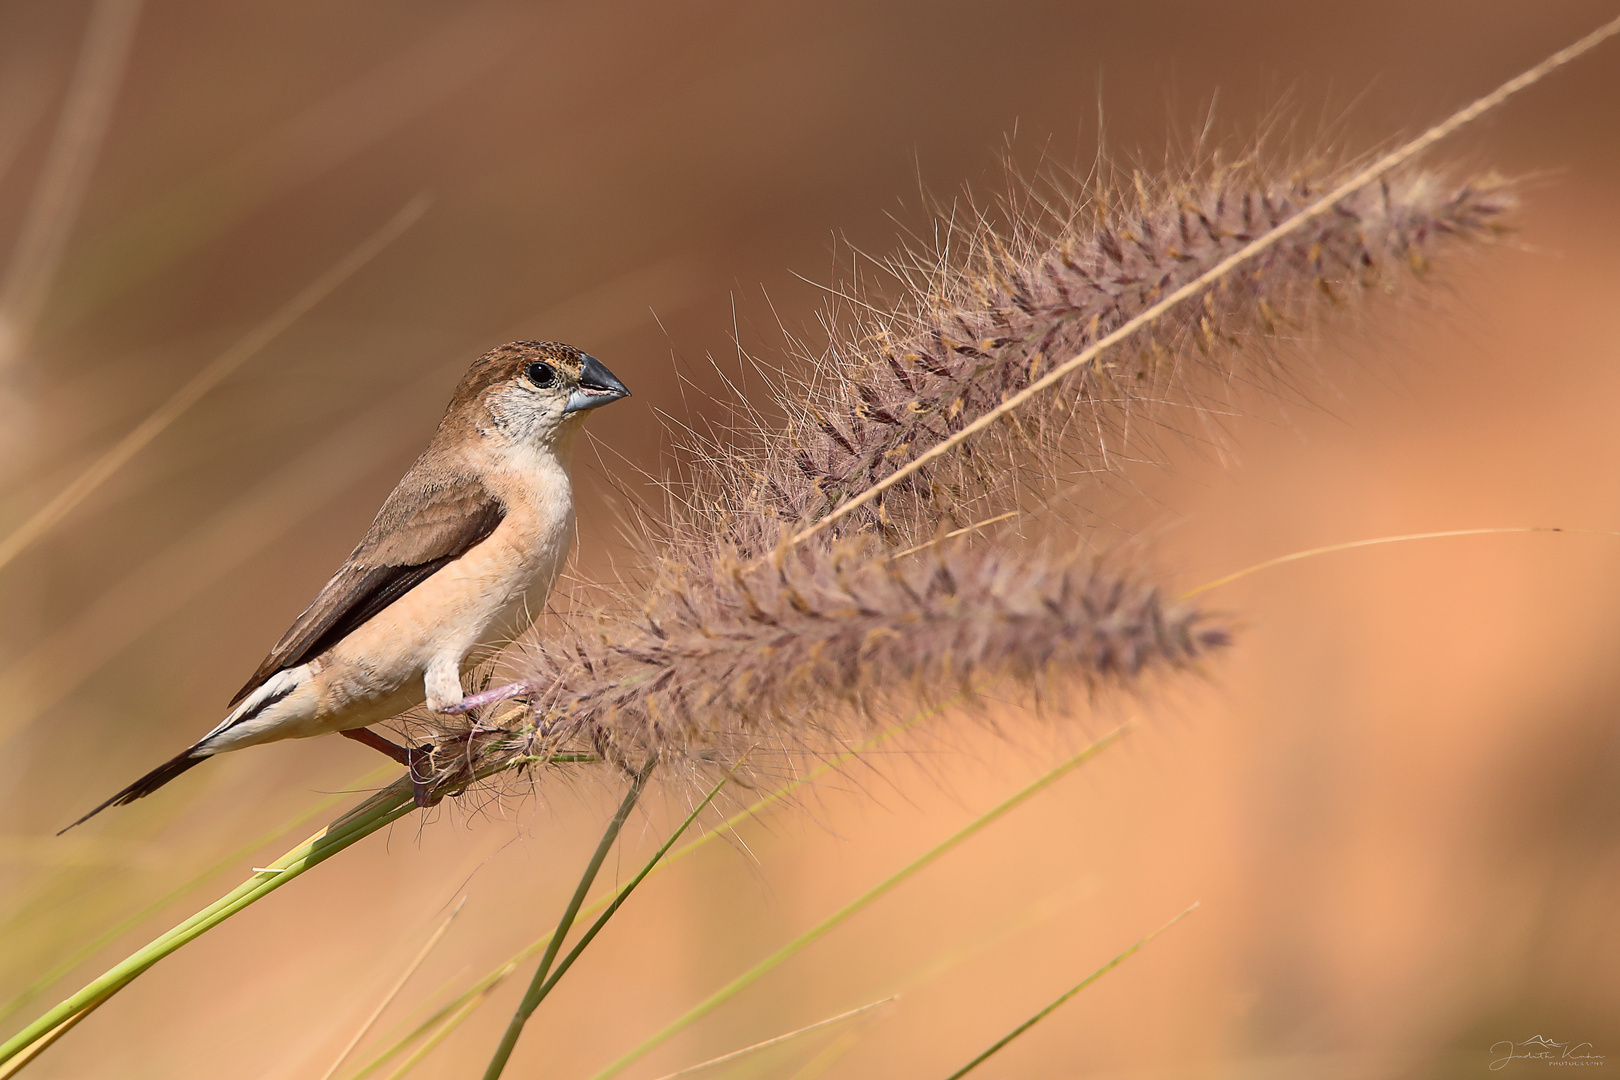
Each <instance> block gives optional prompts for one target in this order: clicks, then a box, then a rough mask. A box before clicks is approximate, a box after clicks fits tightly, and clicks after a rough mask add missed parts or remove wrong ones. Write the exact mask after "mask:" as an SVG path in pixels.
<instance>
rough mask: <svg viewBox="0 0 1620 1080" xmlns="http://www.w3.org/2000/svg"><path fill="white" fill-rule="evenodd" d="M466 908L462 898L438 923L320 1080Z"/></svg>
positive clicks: (373, 1022)
mask: <svg viewBox="0 0 1620 1080" xmlns="http://www.w3.org/2000/svg"><path fill="white" fill-rule="evenodd" d="M466 906H467V898H466V897H465V896H463V897H462V898H461V899H460V900H459V901H458V902H457V903H456V906H455V910H453V911H451V912H450V914H449V915H448V916H446V917H445V920H444V922H442V923H440V924H439V928H438V929H437V930H435V931H433V933H432V935H431V936H429V938H428V939H427V941H426V942H425V943H423V945H422V948H421V949H420V950H418V951H417V954H416V956H415V957H413V958H412V959H411V962H410V963H409V964H407V965H405V970H404V971H402V972H400V976H399V978H398V979H396V980H395V981H394V985H393V986H391V987H389V989H388V993H386V994H384V995H383V998H382V1000H381V1001H379V1002H377V1007H376V1008H375V1009H372V1010H371V1015H369V1016H367V1017H366V1022H365V1023H363V1024H361V1025H360V1028H359V1030H358V1031H356V1032H355V1033H354V1036H353V1037H352V1038H350V1039H349V1041H348V1042H347V1043H346V1044H344V1047H343V1049H342V1051H340V1052H339V1053H338V1056H337V1057H336V1058H334V1059H333V1060H332V1064H330V1065H328V1066H327V1067H326V1071H325V1072H323V1073H321V1080H332V1077H333V1076H334V1075H335V1074H336V1073H337V1071H338V1068H339V1066H341V1065H342V1064H343V1063H344V1062H345V1061H347V1060H348V1057H349V1055H350V1054H352V1053H354V1048H355V1047H356V1046H359V1045H360V1040H361V1039H363V1038H365V1037H366V1032H368V1031H370V1030H371V1029H372V1027H374V1026H375V1025H376V1023H377V1018H378V1017H380V1016H382V1014H383V1012H384V1010H386V1009H387V1008H388V1006H389V1005H390V1004H391V1003H392V1002H393V1000H394V999H395V998H397V997H399V992H400V991H401V990H403V989H405V984H406V983H408V982H410V981H411V976H412V975H415V974H416V969H417V968H419V967H421V966H422V962H423V961H424V960H426V959H427V958H428V953H431V952H432V951H433V948H434V946H436V945H438V943H439V941H440V940H441V939H442V938H443V937H444V935H445V934H446V933H447V932H448V931H449V929H450V924H451V923H453V922H455V921H456V916H457V915H460V914H461V909H462V908H463V907H466Z"/></svg>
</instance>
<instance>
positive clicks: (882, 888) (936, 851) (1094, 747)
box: [591, 724, 1129, 1080]
mask: <svg viewBox="0 0 1620 1080" xmlns="http://www.w3.org/2000/svg"><path fill="white" fill-rule="evenodd" d="M1128 727H1129V725H1128V724H1126V725H1121V726H1120V727H1118V728H1115V729H1114V730H1113V731H1111V732H1109V733H1108V734H1107V735H1104V736H1103V737H1102V738H1100V739H1098V740H1097V741H1096V742H1094V743H1092V744H1091V745H1090V746H1088V747H1086V748H1085V749H1084V750H1082V751H1080V752H1079V753H1078V754H1076V755H1075V756H1073V757H1071V758H1069V760H1067V761H1065V762H1063V763H1062V764H1061V765H1059V766H1057V768H1055V769H1053V770H1051V771H1050V772H1048V773H1047V774H1046V775H1044V776H1042V777H1040V778H1039V779H1038V780H1036V781H1034V782H1033V783H1031V784H1029V785H1028V786H1026V787H1024V788H1023V789H1022V790H1020V791H1019V792H1017V793H1016V794H1014V795H1012V796H1011V797H1010V798H1008V799H1006V800H1004V801H1003V802H1001V803H999V804H998V805H996V806H994V807H992V808H991V809H990V810H987V811H985V812H984V813H983V814H980V815H979V816H978V817H976V818H974V819H973V820H972V821H970V822H969V823H968V824H967V825H965V826H963V827H962V828H961V829H959V830H957V831H956V832H955V833H952V834H951V835H950V836H949V837H947V838H946V839H944V840H942V841H941V842H940V843H938V844H936V845H935V846H934V847H932V848H930V849H929V850H928V851H926V852H924V853H923V854H922V855H920V856H918V857H917V858H916V859H913V860H912V861H911V862H909V863H907V864H906V865H905V866H903V867H901V868H900V869H899V870H897V871H895V872H894V873H893V874H891V875H889V876H888V877H887V878H885V879H883V880H882V881H881V882H879V883H878V884H876V885H874V886H872V888H870V889H868V890H867V891H866V892H864V893H862V894H861V895H860V896H858V897H856V898H855V899H854V900H851V901H850V902H849V903H847V904H845V905H844V906H843V907H841V908H839V909H838V910H837V911H835V912H833V913H832V914H831V915H829V916H827V917H826V918H825V919H823V920H822V921H821V922H819V923H817V924H816V925H815V926H812V927H811V928H810V929H809V930H806V931H805V932H804V933H802V934H800V935H799V936H798V937H796V938H794V939H793V940H792V941H790V942H788V943H787V944H786V945H784V946H782V947H781V948H780V949H778V950H776V951H775V952H773V953H771V954H770V955H769V956H767V957H765V959H763V960H761V961H760V962H759V963H757V964H755V965H754V966H753V967H751V968H749V969H748V970H747V971H745V972H743V973H742V974H741V975H738V976H737V977H736V978H735V979H732V980H731V981H730V982H729V983H727V984H726V985H724V986H722V987H721V988H720V989H718V990H716V991H715V992H714V993H712V994H710V995H709V996H708V997H706V998H704V999H703V1000H702V1001H700V1002H699V1003H698V1004H696V1005H694V1006H693V1007H692V1008H691V1009H689V1010H687V1012H686V1013H684V1014H683V1015H682V1016H680V1017H678V1018H677V1019H675V1020H673V1021H671V1022H670V1023H668V1024H666V1025H665V1026H664V1027H663V1028H661V1029H659V1030H658V1031H657V1032H655V1033H654V1034H653V1035H651V1036H650V1037H648V1038H647V1039H646V1040H645V1041H644V1042H642V1043H640V1044H639V1045H637V1046H636V1047H634V1048H633V1049H631V1050H629V1051H628V1052H626V1053H625V1054H623V1055H622V1056H620V1057H619V1058H618V1059H617V1060H615V1061H614V1062H612V1063H611V1064H610V1065H608V1066H607V1067H606V1068H604V1069H602V1070H601V1071H600V1072H598V1073H596V1074H595V1075H594V1076H592V1077H591V1080H608V1077H611V1076H617V1075H618V1074H619V1073H621V1072H623V1071H624V1070H625V1069H627V1068H628V1067H630V1066H631V1065H633V1064H635V1063H636V1062H637V1061H640V1060H641V1059H642V1058H643V1057H645V1056H646V1055H647V1054H648V1053H650V1052H651V1051H652V1050H654V1049H656V1048H657V1047H658V1046H659V1045H661V1044H662V1043H664V1042H665V1041H666V1040H668V1039H669V1038H670V1037H671V1036H673V1035H676V1034H678V1033H679V1032H681V1031H684V1030H686V1029H687V1028H688V1027H690V1026H692V1024H694V1023H696V1022H697V1021H698V1020H700V1019H702V1018H703V1017H704V1016H707V1015H708V1014H709V1013H711V1012H713V1011H714V1010H715V1009H716V1008H718V1007H719V1006H721V1005H723V1004H724V1003H725V1002H727V1001H729V1000H731V999H732V998H733V997H736V996H737V995H738V994H739V993H741V992H742V991H743V990H745V989H747V988H748V987H749V986H751V985H753V984H754V983H755V982H757V981H758V980H759V979H761V978H762V977H763V976H765V975H766V974H767V973H769V972H770V971H772V970H774V969H775V968H777V967H778V966H780V965H781V964H782V963H783V962H785V961H787V960H789V959H791V958H792V957H793V956H795V955H797V954H798V953H799V952H801V951H802V950H803V949H804V948H805V947H806V946H808V945H810V944H812V943H813V942H815V941H816V940H818V939H819V938H821V937H823V936H824V935H825V934H826V933H827V932H828V931H830V930H832V929H833V928H834V927H836V926H838V925H839V924H840V923H842V922H844V921H845V920H846V919H848V918H849V917H850V916H851V915H854V914H855V913H856V912H858V911H860V910H861V909H862V908H864V907H866V906H867V905H868V904H870V903H872V901H874V900H876V899H878V898H879V897H880V896H883V895H884V894H885V893H887V892H889V891H890V890H891V889H893V888H894V887H895V886H896V885H898V884H900V883H901V882H902V881H905V880H906V879H907V878H909V877H911V876H912V875H913V874H915V873H916V872H917V871H919V870H921V869H922V868H923V867H925V866H927V865H929V864H930V863H932V862H933V861H934V860H936V859H938V858H939V857H940V856H941V855H944V854H945V853H946V852H948V851H950V850H951V849H953V848H955V847H956V846H957V845H959V844H961V843H962V841H964V840H966V839H968V838H969V837H970V836H973V835H974V834H975V833H978V832H979V831H980V830H982V829H983V828H984V827H985V826H987V825H989V824H990V823H991V822H994V821H996V820H997V819H999V818H1001V817H1003V816H1005V815H1006V814H1007V813H1008V812H1009V811H1011V810H1014V809H1016V808H1017V807H1018V806H1021V805H1022V804H1023V803H1025V802H1026V801H1028V800H1029V799H1030V798H1031V797H1033V796H1034V795H1036V794H1038V793H1039V792H1041V791H1043V790H1045V789H1046V788H1048V787H1050V786H1051V785H1052V784H1054V783H1056V782H1057V781H1058V780H1061V779H1062V778H1063V777H1065V776H1067V775H1068V774H1069V773H1071V772H1073V771H1074V770H1075V769H1077V768H1079V767H1080V766H1081V765H1083V764H1085V763H1086V762H1088V761H1090V760H1091V759H1092V758H1094V757H1096V756H1097V755H1098V754H1100V753H1102V752H1103V751H1104V750H1106V749H1108V747H1110V746H1112V745H1113V744H1114V743H1116V742H1118V741H1119V739H1120V738H1121V737H1123V735H1124V733H1125V731H1126V730H1127V728H1128Z"/></svg>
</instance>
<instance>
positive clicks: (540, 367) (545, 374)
mask: <svg viewBox="0 0 1620 1080" xmlns="http://www.w3.org/2000/svg"><path fill="white" fill-rule="evenodd" d="M523 373H524V374H525V375H527V376H528V377H529V381H530V382H532V383H534V385H536V386H550V385H551V384H552V383H553V382H555V381H556V379H557V371H556V369H555V368H553V367H552V366H551V365H550V364H547V363H545V362H544V361H541V360H536V361H535V362H534V363H532V364H530V365H529V366H528V367H527V368H525V369H524V372H523Z"/></svg>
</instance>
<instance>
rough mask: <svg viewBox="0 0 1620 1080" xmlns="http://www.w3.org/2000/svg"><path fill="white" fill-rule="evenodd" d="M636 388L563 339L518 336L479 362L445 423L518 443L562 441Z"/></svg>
mask: <svg viewBox="0 0 1620 1080" xmlns="http://www.w3.org/2000/svg"><path fill="white" fill-rule="evenodd" d="M629 396H630V391H629V389H628V388H627V387H626V386H625V385H624V383H622V382H620V381H619V379H618V377H617V376H615V375H614V374H613V372H611V371H609V370H608V369H607V367H606V365H604V364H603V363H602V361H600V360H598V359H597V358H596V357H594V356H591V355H590V354H589V353H583V352H580V351H579V350H578V349H576V348H574V347H573V346H572V345H564V344H562V343H561V342H558V341H514V342H512V343H511V344H509V345H500V346H497V347H496V348H493V349H491V350H490V351H489V352H487V353H485V354H484V355H483V356H480V357H479V358H478V359H477V360H475V361H473V365H472V367H471V368H469V369H468V370H467V374H466V375H464V376H463V377H462V379H461V384H460V385H459V386H457V387H456V392H455V395H454V396H453V397H452V398H451V399H450V408H449V410H448V411H447V412H446V413H445V423H446V424H447V425H449V424H455V425H456V426H461V424H468V425H470V426H471V427H473V428H475V429H477V430H478V431H479V432H482V433H484V434H488V435H495V434H498V435H500V436H502V437H504V438H505V439H507V440H510V441H511V442H513V443H518V444H523V445H529V446H545V445H556V444H557V443H558V442H559V441H561V440H562V439H563V438H564V437H565V436H567V435H569V434H571V433H572V432H574V431H576V430H577V429H578V428H579V426H580V423H581V422H582V421H583V420H584V418H585V416H586V414H587V413H588V412H589V411H590V410H592V409H596V408H600V407H601V406H603V405H607V404H611V403H612V402H615V401H618V400H619V399H620V398H624V397H629Z"/></svg>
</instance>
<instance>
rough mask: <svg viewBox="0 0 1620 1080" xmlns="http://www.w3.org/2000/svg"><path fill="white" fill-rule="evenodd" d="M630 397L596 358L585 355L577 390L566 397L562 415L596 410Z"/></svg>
mask: <svg viewBox="0 0 1620 1080" xmlns="http://www.w3.org/2000/svg"><path fill="white" fill-rule="evenodd" d="M629 396H630V388H629V387H628V386H625V385H624V383H622V382H620V381H619V379H618V376H616V375H614V374H613V372H611V371H609V370H608V369H607V367H606V365H604V364H603V363H602V361H600V360H598V359H597V358H596V357H594V356H592V355H590V354H589V353H586V354H585V363H584V365H583V366H582V367H581V368H580V369H579V389H578V390H575V391H574V392H573V393H572V394H569V395H568V404H567V405H565V406H564V407H563V412H564V413H571V412H581V411H583V410H585V409H597V408H600V407H602V406H603V405H606V404H608V403H610V402H614V401H618V400H619V399H620V398H627V397H629Z"/></svg>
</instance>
